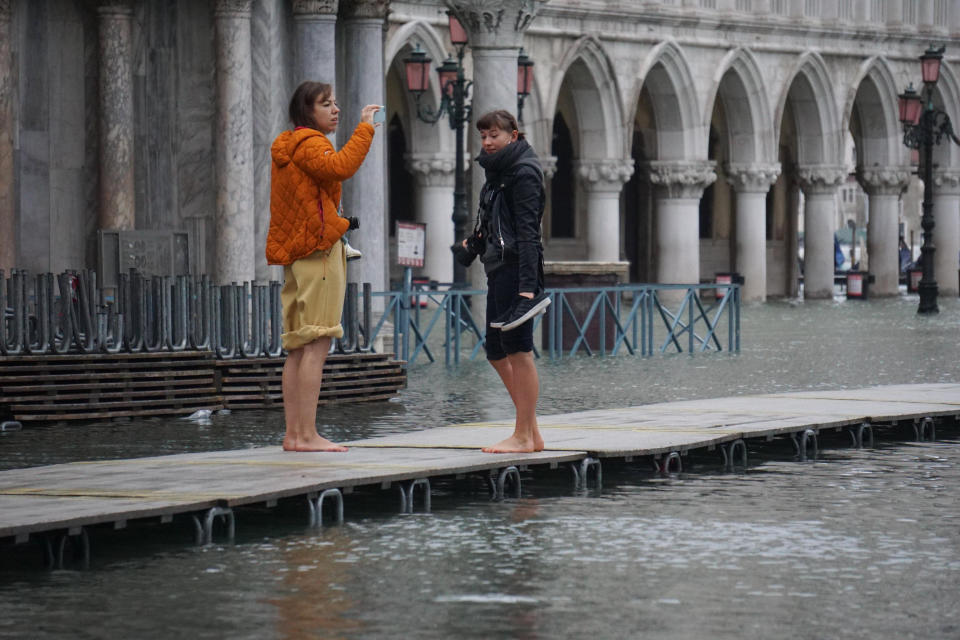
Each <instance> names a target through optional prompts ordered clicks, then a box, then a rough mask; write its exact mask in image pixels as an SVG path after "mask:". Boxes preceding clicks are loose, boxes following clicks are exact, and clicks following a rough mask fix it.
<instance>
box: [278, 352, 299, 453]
mask: <svg viewBox="0 0 960 640" xmlns="http://www.w3.org/2000/svg"><path fill="white" fill-rule="evenodd" d="M302 356H303V349H293V350H292V351H290V352H289V353H288V354H287V359H286V360H284V362H283V377H282V385H281V386H282V389H283V418H284V421H285V422H286V426H287V430H286V433H285V434H284V436H283V448H284V449H285V450H286V451H296V450H297V442H298V440H299V436H300V409H299V405H298V401H297V388H298V386H299V377H298V375H297V372H298V371H299V370H300V360H301V358H302Z"/></svg>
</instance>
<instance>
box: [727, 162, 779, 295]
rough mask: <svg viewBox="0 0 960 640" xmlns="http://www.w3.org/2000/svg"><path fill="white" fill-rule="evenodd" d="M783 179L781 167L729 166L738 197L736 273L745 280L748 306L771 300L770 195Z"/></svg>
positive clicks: (731, 181) (760, 165)
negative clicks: (768, 240)
mask: <svg viewBox="0 0 960 640" xmlns="http://www.w3.org/2000/svg"><path fill="white" fill-rule="evenodd" d="M779 175H780V163H775V164H731V165H729V166H727V182H729V183H730V184H731V185H732V186H733V189H734V191H735V192H736V194H737V211H736V225H735V227H736V236H737V237H736V240H737V243H736V246H737V248H736V255H735V257H734V270H735V271H736V272H737V273H739V274H740V275H741V276H743V278H744V280H743V289H742V292H741V297H742V299H743V300H744V301H745V302H751V301H763V300H766V299H767V193H768V192H769V191H770V187H771V185H773V183H774V182H776V181H777V177H778V176H779Z"/></svg>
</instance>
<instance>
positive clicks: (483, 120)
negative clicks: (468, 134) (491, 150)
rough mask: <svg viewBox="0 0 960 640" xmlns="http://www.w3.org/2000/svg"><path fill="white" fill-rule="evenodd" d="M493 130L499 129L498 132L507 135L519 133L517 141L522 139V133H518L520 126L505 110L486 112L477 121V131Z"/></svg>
mask: <svg viewBox="0 0 960 640" xmlns="http://www.w3.org/2000/svg"><path fill="white" fill-rule="evenodd" d="M494 128H496V129H500V131H506V132H507V133H510V132H511V131H517V132H519V133H518V135H517V140H523V139H524V135H523V132H522V131H520V125H518V124H517V119H516V118H514V117H513V114H512V113H510V112H509V111H507V110H506V109H497V110H496V111H488V112H487V113H485V114H483V115H482V116H480V117H479V118H478V119H477V131H483V130H485V129H494Z"/></svg>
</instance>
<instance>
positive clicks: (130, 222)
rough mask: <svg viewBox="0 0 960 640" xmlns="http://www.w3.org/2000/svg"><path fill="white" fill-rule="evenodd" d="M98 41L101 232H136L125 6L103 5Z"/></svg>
mask: <svg viewBox="0 0 960 640" xmlns="http://www.w3.org/2000/svg"><path fill="white" fill-rule="evenodd" d="M97 16H98V30H99V35H100V69H99V75H100V105H99V107H100V141H99V142H100V147H99V152H100V189H99V194H100V206H99V220H98V225H99V227H100V228H101V229H128V230H129V229H134V228H135V227H136V213H135V211H136V189H135V185H134V174H133V139H134V138H133V67H132V64H133V49H132V45H131V39H132V36H131V34H132V31H133V10H132V9H131V8H130V5H129V4H128V2H126V0H102V1H101V2H100V3H99V5H98V7H97Z"/></svg>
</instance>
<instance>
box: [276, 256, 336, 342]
mask: <svg viewBox="0 0 960 640" xmlns="http://www.w3.org/2000/svg"><path fill="white" fill-rule="evenodd" d="M346 288H347V256H346V254H345V253H344V250H343V243H342V242H334V243H333V247H331V248H330V249H328V250H326V251H315V252H313V253H311V254H310V255H309V256H307V257H306V258H300V259H299V260H296V261H294V262H293V264H288V265H286V266H284V267H283V290H282V291H281V292H280V300H281V302H282V304H283V331H284V333H283V335H282V336H281V338H282V340H283V348H284V349H286V350H287V351H292V350H294V349H299V348H300V347H302V346H303V345H305V344H307V343H310V342H313V341H314V340H316V339H317V338H324V337H330V338H342V337H343V325H341V324H340V316H341V314H342V313H343V295H344V292H345V291H346Z"/></svg>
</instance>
